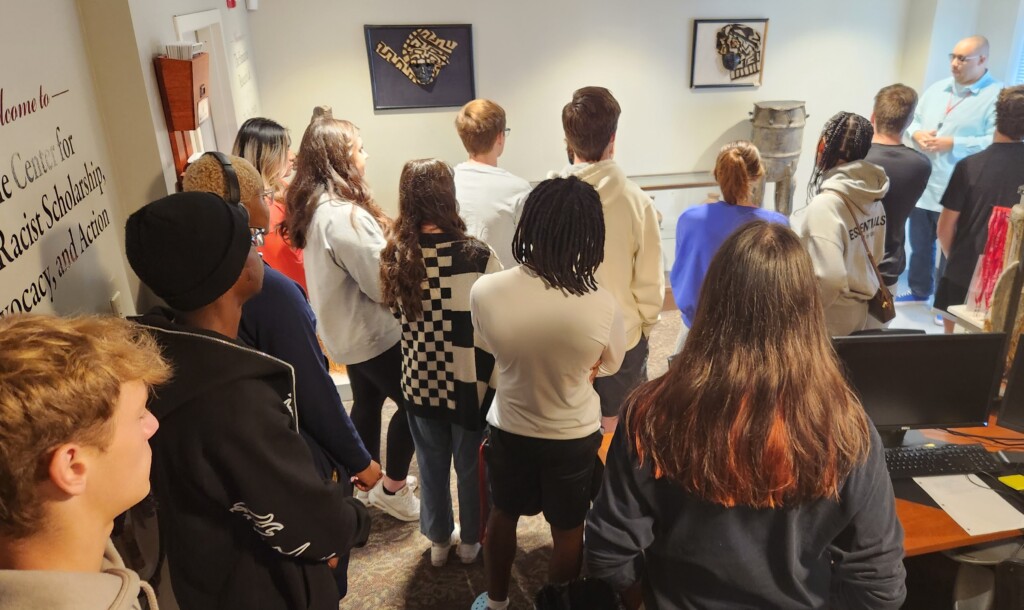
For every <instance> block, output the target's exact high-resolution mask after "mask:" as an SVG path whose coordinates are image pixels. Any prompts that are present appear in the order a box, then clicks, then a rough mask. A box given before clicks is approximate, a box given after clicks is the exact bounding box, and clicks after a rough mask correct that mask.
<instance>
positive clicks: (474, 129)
mask: <svg viewBox="0 0 1024 610" xmlns="http://www.w3.org/2000/svg"><path fill="white" fill-rule="evenodd" d="M455 129H456V131H458V132H459V138H461V139H462V145H463V146H465V147H466V152H468V153H469V154H471V155H484V154H487V153H489V152H490V151H491V149H492V148H494V143H495V142H497V140H498V136H499V135H501V133H502V132H503V131H505V110H504V109H503V108H502V107H501V106H499V105H497V104H495V103H494V102H492V101H491V100H483V99H480V100H473V101H471V102H469V103H467V104H466V105H465V106H463V107H462V110H459V114H458V116H456V117H455Z"/></svg>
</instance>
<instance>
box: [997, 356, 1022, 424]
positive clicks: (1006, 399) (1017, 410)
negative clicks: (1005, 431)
mask: <svg viewBox="0 0 1024 610" xmlns="http://www.w3.org/2000/svg"><path fill="white" fill-rule="evenodd" d="M1022 356H1024V341H1022V342H1019V343H1017V353H1016V354H1015V355H1014V357H1013V366H1012V367H1010V374H1009V375H1008V376H1007V378H1006V391H1005V392H1003V404H1002V406H1001V407H1000V408H999V419H997V420H996V423H998V424H999V425H1000V426H1002V427H1004V428H1009V429H1010V430H1016V431H1017V432H1024V357H1022Z"/></svg>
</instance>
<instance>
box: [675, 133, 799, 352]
mask: <svg viewBox="0 0 1024 610" xmlns="http://www.w3.org/2000/svg"><path fill="white" fill-rule="evenodd" d="M714 176H715V180H716V181H717V182H718V185H719V187H720V188H721V189H722V201H717V202H715V203H708V204H704V205H699V206H696V207H692V208H690V209H688V210H686V211H685V212H683V213H682V214H681V215H680V216H679V221H678V222H677V223H676V260H675V263H673V265H672V272H671V274H670V276H669V280H670V283H671V284H672V295H673V296H674V297H675V300H676V305H677V306H678V307H679V311H680V312H681V313H682V316H683V325H682V328H681V329H680V333H679V341H678V343H677V345H676V349H675V353H678V352H679V350H680V349H681V348H682V346H683V342H684V341H685V340H686V334H687V333H688V332H689V328H690V327H691V326H692V325H693V318H694V315H695V314H696V312H697V300H698V297H699V296H700V286H701V284H702V283H703V282H704V274H705V273H707V270H708V265H710V264H711V259H712V258H714V256H715V253H716V252H718V248H719V246H721V245H722V242H724V241H725V238H727V237H729V235H731V234H732V232H733V231H735V230H736V229H738V228H739V227H740V226H742V225H745V224H746V223H748V222H750V221H752V220H766V221H768V222H777V223H780V224H784V225H786V226H789V220H788V219H787V218H786V217H785V216H783V215H782V214H779V213H778V212H773V211H771V210H764V209H761V208H760V207H758V206H759V205H760V202H757V201H754V200H753V187H754V185H755V184H757V181H758V180H760V179H761V178H762V177H763V176H764V165H762V164H761V155H760V153H758V151H757V147H756V146H754V145H753V144H751V143H750V142H746V141H742V140H740V141H737V142H730V143H729V144H726V145H725V146H723V147H722V150H720V151H719V152H718V159H716V160H715V171H714Z"/></svg>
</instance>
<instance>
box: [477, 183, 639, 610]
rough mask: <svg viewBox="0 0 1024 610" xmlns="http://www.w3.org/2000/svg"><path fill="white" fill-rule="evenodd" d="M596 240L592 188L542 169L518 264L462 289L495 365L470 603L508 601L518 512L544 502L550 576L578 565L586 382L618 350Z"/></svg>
mask: <svg viewBox="0 0 1024 610" xmlns="http://www.w3.org/2000/svg"><path fill="white" fill-rule="evenodd" d="M604 240H605V219H604V214H603V213H602V210H601V198H600V196H599V195H598V194H597V191H596V190H594V188H593V187H591V186H590V185H589V184H587V183H586V182H584V181H582V180H580V179H579V178H576V177H574V176H571V177H568V178H554V179H550V180H545V181H544V182H541V183H540V184H539V185H537V187H536V188H535V189H534V190H533V192H531V193H530V195H529V197H528V198H527V200H526V203H525V205H524V207H523V216H522V218H521V220H520V222H519V225H518V226H517V228H516V233H515V238H514V239H513V241H512V253H513V255H514V257H515V260H516V261H518V262H519V263H520V265H519V266H517V267H514V268H512V269H508V270H505V271H501V272H499V273H495V274H493V275H488V276H484V277H481V278H480V279H478V280H477V282H476V284H475V285H474V286H473V289H472V292H471V293H470V309H471V311H472V315H473V326H474V327H475V328H476V331H477V333H478V334H479V338H478V340H477V345H479V346H480V347H482V348H483V349H485V350H487V351H489V352H490V353H492V354H494V357H495V360H496V362H497V369H498V388H497V396H496V397H495V399H494V404H493V405H492V407H491V409H490V411H489V412H488V414H487V422H488V423H489V424H490V426H491V427H490V436H489V440H488V448H487V450H486V453H485V457H486V460H487V468H488V476H489V479H490V487H491V495H492V499H493V502H494V508H493V510H492V511H491V515H490V518H489V519H488V522H487V538H486V540H485V541H484V559H485V562H486V564H487V584H488V592H487V593H484V594H482V595H481V596H480V597H479V598H477V600H476V602H474V604H473V608H474V610H483V609H484V608H492V609H493V608H498V609H500V608H507V607H508V588H509V579H510V577H511V572H512V561H513V559H514V558H515V553H516V525H517V523H518V521H519V517H520V516H522V515H536V514H537V513H539V512H543V513H544V518H545V520H547V522H548V524H549V525H550V526H551V537H552V540H553V541H554V550H553V551H552V554H551V562H550V564H549V565H548V580H549V582H551V583H553V584H560V583H565V582H568V581H570V580H572V579H573V578H575V577H576V576H578V575H579V571H580V566H581V563H582V553H583V520H584V517H585V516H586V513H587V508H588V507H589V505H590V498H591V493H590V491H591V478H592V476H593V469H594V462H595V461H596V460H595V457H596V455H597V450H598V447H599V446H600V444H601V434H600V431H599V430H600V427H601V399H600V397H599V396H598V394H597V391H596V390H595V389H594V386H593V384H592V382H593V380H594V378H595V376H598V375H600V376H606V375H612V374H614V373H615V372H616V371H617V370H618V369H619V366H620V365H621V364H622V360H623V357H624V356H625V352H626V334H625V326H624V324H623V320H622V318H623V316H622V314H621V312H620V310H619V307H618V304H617V302H616V299H615V297H614V296H613V295H612V293H611V292H610V291H608V290H605V289H604V288H601V287H598V283H597V280H596V279H595V272H596V271H597V268H598V266H599V265H600V264H601V261H602V260H603V259H604Z"/></svg>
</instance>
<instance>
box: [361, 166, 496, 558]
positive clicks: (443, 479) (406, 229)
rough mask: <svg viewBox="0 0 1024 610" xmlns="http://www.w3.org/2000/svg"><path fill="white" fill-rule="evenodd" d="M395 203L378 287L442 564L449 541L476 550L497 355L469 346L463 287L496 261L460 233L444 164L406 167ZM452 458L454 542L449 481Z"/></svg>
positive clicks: (428, 532)
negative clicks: (396, 327)
mask: <svg viewBox="0 0 1024 610" xmlns="http://www.w3.org/2000/svg"><path fill="white" fill-rule="evenodd" d="M398 207H399V215H398V218H397V220H396V221H395V225H394V227H393V229H392V230H391V234H390V237H389V238H388V242H387V246H386V247H385V248H384V250H383V251H382V252H381V292H382V296H383V299H384V303H385V304H386V305H388V306H390V307H391V310H392V311H393V312H394V314H395V317H397V318H398V319H399V321H400V322H401V324H402V338H401V348H402V395H403V398H404V403H405V404H404V406H405V409H406V410H407V411H408V412H409V414H410V417H409V428H410V430H411V431H412V436H413V441H414V442H415V444H416V459H417V463H418V464H419V469H420V485H421V488H420V489H421V491H420V500H421V507H420V531H421V532H422V533H423V535H424V536H426V537H427V538H428V539H430V542H431V550H430V561H431V563H432V564H433V565H435V566H442V565H444V564H445V563H446V562H447V561H448V555H449V550H450V548H451V546H452V544H454V543H458V548H457V551H456V552H457V554H458V556H459V559H460V560H461V561H462V562H463V563H467V564H468V563H472V562H474V561H475V560H476V558H477V556H478V555H479V554H480V478H479V460H478V458H477V456H478V451H479V448H480V442H481V440H482V437H483V429H484V416H485V415H486V412H487V408H488V407H489V406H490V403H491V399H492V398H493V395H494V387H493V386H494V384H493V383H492V375H493V372H494V358H493V357H492V356H491V355H490V354H488V353H487V352H485V351H483V350H481V349H479V348H477V347H476V346H475V342H474V333H473V322H472V318H471V317H470V312H469V291H470V288H471V287H472V286H473V283H474V282H475V281H476V280H477V278H479V277H480V276H482V275H484V274H486V273H492V272H495V271H500V270H501V264H500V263H499V262H498V259H497V257H496V256H495V254H494V252H493V251H492V250H491V249H490V248H489V247H488V246H487V245H486V244H484V243H483V242H482V241H480V240H478V239H476V238H473V237H470V236H468V235H467V234H466V224H465V222H463V220H462V218H460V217H459V204H458V201H456V199H455V182H454V178H453V173H452V168H451V167H449V166H448V164H446V163H445V162H443V161H439V160H437V159H424V160H418V161H410V162H408V163H406V164H405V167H404V168H403V169H402V177H401V182H400V185H399V196H398ZM453 460H454V462H455V474H456V477H457V482H458V493H459V523H460V525H461V542H459V538H460V533H459V529H458V528H456V527H455V522H454V518H453V514H452V498H451V492H450V486H449V473H450V469H451V466H450V464H451V463H452V461H453Z"/></svg>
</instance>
